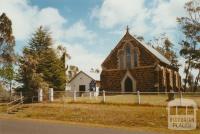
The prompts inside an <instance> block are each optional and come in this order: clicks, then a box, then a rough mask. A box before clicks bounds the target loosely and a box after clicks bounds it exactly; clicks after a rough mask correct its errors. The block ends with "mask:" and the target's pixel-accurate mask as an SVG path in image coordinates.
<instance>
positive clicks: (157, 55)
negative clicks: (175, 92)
mask: <svg viewBox="0 0 200 134" xmlns="http://www.w3.org/2000/svg"><path fill="white" fill-rule="evenodd" d="M126 39H134V40H136V41H137V42H138V43H139V44H140V45H142V46H143V47H144V48H145V49H146V50H148V51H149V52H150V53H151V54H152V55H154V56H155V58H157V59H158V60H159V61H161V62H163V63H165V64H167V65H170V64H171V63H170V61H169V60H168V59H167V58H166V57H165V56H163V55H162V54H161V53H160V52H158V51H157V50H156V49H155V48H153V47H152V46H150V45H147V44H146V43H145V42H143V41H140V40H138V39H137V38H136V37H134V36H132V35H131V34H130V33H129V32H128V31H127V32H126V34H125V35H124V37H123V38H122V39H121V40H120V41H119V43H118V44H117V46H116V47H115V48H114V49H113V50H115V49H116V48H117V47H118V45H120V44H121V42H122V41H123V40H126ZM113 50H112V51H111V53H110V54H109V56H110V55H111V54H112V52H113ZM109 56H108V57H109ZM108 57H107V58H108ZM107 58H106V59H105V60H104V61H103V63H104V62H105V61H106V60H107Z"/></svg>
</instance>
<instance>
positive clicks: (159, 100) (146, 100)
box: [56, 94, 200, 106]
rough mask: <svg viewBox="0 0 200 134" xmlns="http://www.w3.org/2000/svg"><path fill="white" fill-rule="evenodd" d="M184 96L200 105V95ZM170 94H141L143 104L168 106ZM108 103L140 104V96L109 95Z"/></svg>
mask: <svg viewBox="0 0 200 134" xmlns="http://www.w3.org/2000/svg"><path fill="white" fill-rule="evenodd" d="M175 98H177V96H175ZM184 98H189V99H193V100H194V101H195V102H196V103H197V105H198V106H200V96H192V95H184ZM167 99H168V96H167V95H165V94H158V95H157V94H155V95H148V94H142V95H141V96H140V100H141V104H147V105H155V106H166V105H167V103H168V102H167ZM56 101H58V102H59V101H60V102H61V101H63V100H62V99H61V98H60V99H56ZM65 101H66V102H73V98H72V97H66V98H65ZM102 101H103V97H102V96H98V97H96V98H95V97H92V98H90V97H77V98H76V103H101V102H102ZM105 101H106V103H111V104H138V97H137V95H134V94H126V95H107V96H106V99H105Z"/></svg>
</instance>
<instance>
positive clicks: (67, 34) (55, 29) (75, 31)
mask: <svg viewBox="0 0 200 134" xmlns="http://www.w3.org/2000/svg"><path fill="white" fill-rule="evenodd" d="M2 12H5V13H6V14H7V16H8V17H9V18H10V19H11V20H12V23H13V33H14V35H15V37H16V39H17V40H25V39H27V37H30V34H32V33H33V32H34V31H35V29H36V28H37V27H39V26H41V25H42V26H45V27H47V28H48V29H50V31H51V33H52V36H53V37H54V38H55V39H56V40H66V39H68V40H70V39H75V38H79V39H84V40H89V41H90V40H94V38H95V33H93V32H91V31H90V30H88V29H87V27H86V26H85V24H84V23H83V21H81V20H80V21H78V22H75V24H72V25H68V26H67V19H66V18H64V17H63V16H62V15H61V14H60V13H59V11H58V9H56V8H53V7H45V8H42V9H39V8H38V7H37V6H33V5H31V4H30V3H29V2H28V0H1V4H0V14H1V13H2Z"/></svg>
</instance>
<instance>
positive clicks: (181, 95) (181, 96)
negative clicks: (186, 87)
mask: <svg viewBox="0 0 200 134" xmlns="http://www.w3.org/2000/svg"><path fill="white" fill-rule="evenodd" d="M182 98H183V94H182V91H180V104H181V105H182Z"/></svg>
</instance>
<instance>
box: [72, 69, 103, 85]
mask: <svg viewBox="0 0 200 134" xmlns="http://www.w3.org/2000/svg"><path fill="white" fill-rule="evenodd" d="M81 73H83V74H84V75H86V76H87V77H89V78H91V79H93V80H96V81H99V80H100V73H98V74H97V73H91V72H90V73H89V72H87V73H85V72H83V71H80V72H79V73H77V74H76V75H75V76H74V77H73V78H72V79H71V80H70V81H69V83H70V82H71V81H73V80H74V79H75V78H76V77H77V76H78V75H80V74H81Z"/></svg>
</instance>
